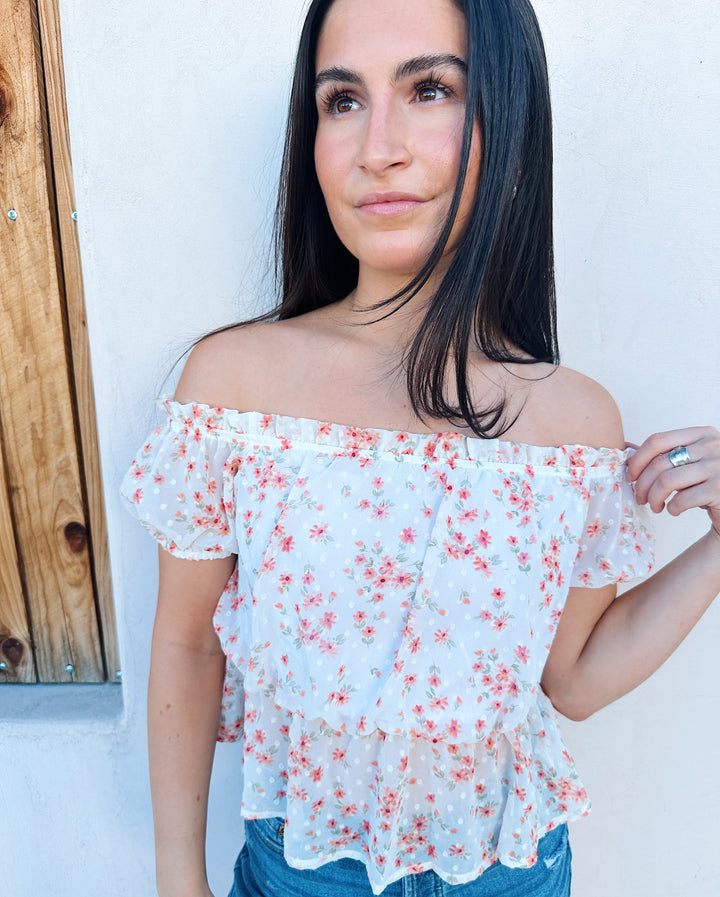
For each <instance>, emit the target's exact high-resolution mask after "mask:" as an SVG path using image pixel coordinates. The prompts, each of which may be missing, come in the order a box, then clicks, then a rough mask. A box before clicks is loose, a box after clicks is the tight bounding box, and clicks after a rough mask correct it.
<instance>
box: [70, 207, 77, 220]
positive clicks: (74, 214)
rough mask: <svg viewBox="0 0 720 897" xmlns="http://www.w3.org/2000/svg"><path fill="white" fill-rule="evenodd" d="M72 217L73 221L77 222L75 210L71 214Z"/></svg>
mask: <svg viewBox="0 0 720 897" xmlns="http://www.w3.org/2000/svg"><path fill="white" fill-rule="evenodd" d="M70 217H71V218H72V220H73V221H77V212H76V211H75V209H73V210H72V212H71V213H70Z"/></svg>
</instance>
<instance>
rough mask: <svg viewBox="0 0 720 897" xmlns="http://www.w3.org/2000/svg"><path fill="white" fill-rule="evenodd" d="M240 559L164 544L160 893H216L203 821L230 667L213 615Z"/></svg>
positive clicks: (157, 780)
mask: <svg viewBox="0 0 720 897" xmlns="http://www.w3.org/2000/svg"><path fill="white" fill-rule="evenodd" d="M234 565H235V556H234V555H233V556H231V557H228V558H222V559H214V560H200V561H192V560H181V559H179V558H176V557H173V556H172V555H170V554H168V553H167V552H166V551H163V550H160V587H159V593H158V605H157V613H156V615H155V626H154V629H153V639H152V658H151V665H150V683H149V689H148V746H149V755H150V785H151V790H152V802H153V818H154V822H155V853H156V870H157V889H158V894H159V895H160V897H212V895H211V892H210V888H209V886H208V883H207V874H206V869H205V828H206V819H207V801H208V789H209V785H210V772H211V769H212V761H213V754H214V750H215V739H216V736H217V730H218V722H219V716H220V702H221V698H222V683H223V676H224V671H225V657H224V655H223V653H222V650H221V648H220V643H219V641H218V638H217V635H216V634H215V631H214V629H213V621H212V616H213V611H214V610H215V606H216V604H217V602H218V599H219V598H220V595H221V594H222V591H223V589H224V588H225V585H226V583H227V581H228V579H229V578H230V575H231V574H232V571H233V567H234Z"/></svg>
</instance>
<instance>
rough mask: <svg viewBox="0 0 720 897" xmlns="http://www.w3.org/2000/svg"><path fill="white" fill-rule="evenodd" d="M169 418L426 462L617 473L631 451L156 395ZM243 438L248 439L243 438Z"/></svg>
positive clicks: (212, 430) (229, 432) (204, 431)
mask: <svg viewBox="0 0 720 897" xmlns="http://www.w3.org/2000/svg"><path fill="white" fill-rule="evenodd" d="M158 404H159V405H160V406H161V407H163V408H164V409H165V410H166V412H167V414H168V415H169V417H170V419H171V420H172V421H173V422H174V423H175V424H176V425H179V426H181V427H182V428H183V430H184V431H185V432H186V434H187V435H188V436H192V438H193V439H194V440H195V441H197V440H199V439H200V438H201V437H202V436H203V435H213V436H217V437H221V438H229V439H231V440H232V441H238V442H239V441H246V440H248V439H250V440H252V441H253V442H255V441H257V442H258V443H259V444H265V443H268V442H269V441H273V442H280V443H282V444H283V448H285V449H290V448H302V447H307V448H313V447H314V448H321V449H323V450H329V451H332V450H337V451H338V452H342V454H348V453H350V454H352V453H358V454H371V455H383V454H390V455H396V456H398V457H399V458H403V459H404V458H415V459H417V460H421V461H423V462H433V461H470V462H479V463H486V464H502V465H508V464H512V465H521V466H530V467H533V468H544V467H547V468H552V469H556V470H574V471H576V472H578V473H579V472H582V471H589V470H593V472H597V473H605V474H607V473H613V472H614V471H616V470H617V468H619V467H621V466H622V465H624V464H625V462H626V461H627V459H628V458H629V457H630V456H631V455H632V453H633V452H632V449H626V450H623V449H616V448H594V447H592V446H586V445H560V446H539V445H531V444H529V443H523V442H510V441H507V440H499V439H481V438H480V437H477V436H465V435H463V434H460V433H453V432H448V433H409V432H405V431H403V430H387V429H383V428H381V427H372V428H370V427H355V426H351V425H348V424H338V423H333V422H330V421H320V420H313V419H311V418H303V417H291V416H288V415H283V414H275V413H269V412H268V413H265V412H261V411H237V410H235V409H231V408H219V407H211V406H210V405H207V404H204V403H201V402H189V403H180V402H176V401H174V400H173V399H170V398H168V397H162V398H160V399H158ZM243 437H244V438H243Z"/></svg>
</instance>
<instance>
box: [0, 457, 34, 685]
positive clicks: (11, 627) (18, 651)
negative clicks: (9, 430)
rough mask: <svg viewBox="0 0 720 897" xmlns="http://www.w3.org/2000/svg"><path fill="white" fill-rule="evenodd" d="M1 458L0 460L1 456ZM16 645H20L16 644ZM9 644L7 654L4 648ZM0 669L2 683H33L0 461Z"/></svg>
mask: <svg viewBox="0 0 720 897" xmlns="http://www.w3.org/2000/svg"><path fill="white" fill-rule="evenodd" d="M0 461H1V459H0ZM18 645H19V647H18ZM7 646H11V648H12V650H8V652H7V654H6V653H5V651H4V650H3V648H4V647H7ZM0 662H2V663H3V664H4V666H5V669H3V670H1V671H0V683H2V682H35V681H36V679H37V676H36V675H35V665H34V663H33V652H32V643H31V641H30V626H29V624H28V618H27V611H26V609H25V597H24V595H23V588H22V580H21V579H20V570H19V565H18V556H17V552H16V550H15V539H14V537H13V521H12V512H11V510H10V503H9V501H8V494H7V483H6V482H5V468H4V465H3V464H2V463H0Z"/></svg>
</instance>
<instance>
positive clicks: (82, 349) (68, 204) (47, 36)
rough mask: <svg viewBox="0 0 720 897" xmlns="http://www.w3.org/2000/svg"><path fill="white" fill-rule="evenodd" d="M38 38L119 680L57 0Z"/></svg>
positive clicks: (81, 410)
mask: <svg viewBox="0 0 720 897" xmlns="http://www.w3.org/2000/svg"><path fill="white" fill-rule="evenodd" d="M38 13H39V24H40V43H41V48H42V55H43V71H44V76H45V94H46V97H47V109H48V121H49V132H50V149H51V153H52V166H53V173H54V178H55V200H56V204H57V213H58V215H57V221H58V230H59V237H60V252H61V257H62V268H63V275H64V284H65V302H66V308H67V321H68V330H69V335H70V348H71V351H72V363H73V374H74V376H73V381H74V387H75V398H76V409H77V415H78V423H79V429H80V440H81V444H82V463H83V473H84V483H85V488H86V503H87V509H88V519H89V523H90V526H89V532H90V546H91V553H92V566H93V570H94V574H95V588H96V598H97V604H98V609H99V612H100V620H101V626H102V638H103V649H104V652H105V663H106V666H107V670H108V677H109V679H110V681H111V682H119V679H118V678H117V676H116V673H117V671H118V670H119V669H120V657H119V653H118V643H117V631H116V625H115V609H114V606H113V594H112V580H111V576H110V553H109V550H108V537H107V524H106V517H105V502H104V497H103V483H102V472H101V469H100V450H99V446H98V439H97V423H96V417H95V395H94V392H93V384H92V371H91V367H90V344H89V340H88V332H87V322H86V319H85V296H84V292H83V282H82V267H81V261H80V244H79V241H78V233H77V224H76V222H75V220H74V219H73V212H74V211H76V206H75V196H74V189H73V178H72V160H71V156H70V133H69V128H68V118H67V102H66V99H65V72H64V67H63V57H62V35H61V32H60V13H59V9H58V0H43V2H40V3H39V4H38Z"/></svg>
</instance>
